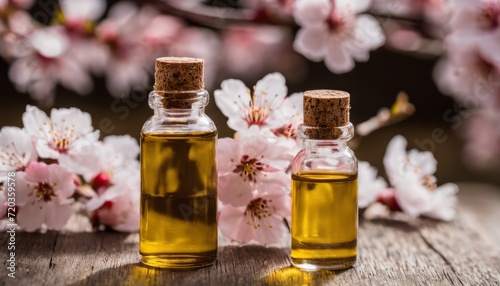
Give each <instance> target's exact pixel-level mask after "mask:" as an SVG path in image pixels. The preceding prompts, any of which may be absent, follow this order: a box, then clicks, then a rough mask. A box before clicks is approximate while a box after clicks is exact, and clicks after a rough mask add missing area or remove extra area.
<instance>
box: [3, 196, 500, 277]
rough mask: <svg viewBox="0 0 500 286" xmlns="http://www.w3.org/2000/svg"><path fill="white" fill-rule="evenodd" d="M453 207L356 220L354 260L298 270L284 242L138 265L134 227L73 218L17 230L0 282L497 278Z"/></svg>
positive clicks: (480, 242)
mask: <svg viewBox="0 0 500 286" xmlns="http://www.w3.org/2000/svg"><path fill="white" fill-rule="evenodd" d="M476 187H477V186H475V187H473V188H470V187H466V190H465V191H469V190H473V191H474V192H475V193H476V194H477V192H478V191H477V189H476ZM462 191H464V189H463V188H462ZM496 203H497V205H498V203H500V199H499V200H498V201H497V202H496ZM460 210H461V212H460V215H459V217H458V218H457V220H456V221H454V222H451V223H443V222H438V221H433V220H427V219H420V220H399V219H379V220H372V221H366V220H364V221H361V222H360V227H359V256H358V262H357V264H356V266H355V267H354V268H351V269H349V270H345V271H337V272H332V271H317V272H305V271H301V270H298V269H296V268H294V267H291V266H290V259H289V255H288V250H287V249H283V248H265V247H262V246H244V247H235V246H227V247H221V248H220V249H219V254H218V260H217V262H216V264H215V265H213V266H211V267H206V268H200V269H196V270H189V271H186V270H184V271H174V270H158V269H152V268H148V267H144V266H142V265H140V264H138V261H139V255H138V245H137V244H138V234H123V233H117V232H109V231H106V232H83V233H82V232H75V230H76V229H78V227H75V225H78V224H80V227H81V228H80V229H83V230H87V231H88V230H89V228H88V225H84V224H85V220H82V219H81V218H80V219H75V220H74V223H73V224H72V227H71V228H68V230H66V231H65V232H60V233H57V232H47V233H45V234H41V233H23V232H19V233H17V236H16V237H17V259H18V265H17V272H16V279H11V278H8V277H7V276H6V275H7V271H6V263H5V261H4V262H3V267H2V268H1V269H0V285H488V286H489V285H500V251H499V249H498V248H496V247H495V246H494V245H493V244H491V243H490V242H489V241H488V240H486V239H484V237H483V235H481V234H480V233H479V232H478V231H477V229H475V228H474V227H471V223H472V224H477V223H478V221H473V219H472V218H474V215H472V214H473V213H475V211H474V207H472V209H471V208H470V206H469V207H463V208H461V209H460ZM0 241H1V242H2V245H6V241H7V236H6V235H5V233H2V236H1V239H0ZM4 257H5V256H4Z"/></svg>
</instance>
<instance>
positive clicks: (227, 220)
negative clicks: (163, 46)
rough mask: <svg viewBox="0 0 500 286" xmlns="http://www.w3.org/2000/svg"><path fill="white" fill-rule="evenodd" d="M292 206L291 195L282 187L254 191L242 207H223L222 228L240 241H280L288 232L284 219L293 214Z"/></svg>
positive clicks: (268, 242)
mask: <svg viewBox="0 0 500 286" xmlns="http://www.w3.org/2000/svg"><path fill="white" fill-rule="evenodd" d="M290 205H291V200H290V196H289V195H288V194H287V193H286V192H285V191H284V190H282V189H279V188H278V189H273V190H270V191H269V192H265V193H262V192H256V191H255V192H253V194H252V196H251V197H250V198H249V199H248V200H247V202H246V203H245V204H244V205H242V206H238V207H235V206H232V205H226V206H224V208H223V209H222V211H221V213H220V217H219V228H220V230H221V232H222V234H224V235H225V236H226V237H228V238H229V239H231V240H233V241H236V242H238V243H248V242H251V241H255V242H258V243H263V244H272V243H279V242H280V241H281V240H282V237H283V235H284V234H285V233H286V231H287V229H286V227H285V224H284V219H285V218H286V217H287V216H289V215H290Z"/></svg>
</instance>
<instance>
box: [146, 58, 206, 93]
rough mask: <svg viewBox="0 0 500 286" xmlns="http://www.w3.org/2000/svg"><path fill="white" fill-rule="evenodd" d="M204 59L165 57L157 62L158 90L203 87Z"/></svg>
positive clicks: (181, 89) (196, 88)
mask: <svg viewBox="0 0 500 286" xmlns="http://www.w3.org/2000/svg"><path fill="white" fill-rule="evenodd" d="M204 87H205V85H204V84H203V60H202V59H197V58H177V57H163V58H157V59H156V63H155V86H154V89H155V91H156V92H169V91H190V90H199V89H203V88H204Z"/></svg>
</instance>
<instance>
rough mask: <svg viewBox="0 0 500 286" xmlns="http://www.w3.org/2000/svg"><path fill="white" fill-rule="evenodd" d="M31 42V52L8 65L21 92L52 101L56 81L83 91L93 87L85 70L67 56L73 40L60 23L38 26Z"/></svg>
mask: <svg viewBox="0 0 500 286" xmlns="http://www.w3.org/2000/svg"><path fill="white" fill-rule="evenodd" d="M29 44H30V47H31V53H29V54H28V55H26V56H25V57H22V58H19V59H17V60H15V61H14V62H13V63H12V65H11V66H10V69H9V78H10V80H11V81H12V82H13V83H14V84H15V86H16V88H17V89H18V90H19V91H20V92H28V93H30V94H31V96H32V97H33V98H34V99H35V100H37V101H39V102H41V103H44V104H47V105H51V104H52V103H53V99H54V98H53V97H54V90H55V86H56V84H57V83H61V84H62V85H63V86H64V87H66V88H68V89H71V90H73V91H75V92H77V93H80V94H86V93H88V92H89V91H90V90H91V88H92V80H91V79H90V77H89V75H88V74H87V73H86V71H85V70H84V69H83V68H82V67H81V66H80V65H79V64H78V62H77V61H75V60H74V59H72V58H70V57H66V55H67V51H68V48H69V45H70V42H69V39H68V38H67V36H66V35H65V34H64V31H63V30H62V29H61V27H48V28H40V29H38V30H36V31H35V32H33V33H32V34H31V35H30V36H29Z"/></svg>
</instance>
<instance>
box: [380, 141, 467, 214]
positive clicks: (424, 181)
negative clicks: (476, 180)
mask: <svg viewBox="0 0 500 286" xmlns="http://www.w3.org/2000/svg"><path fill="white" fill-rule="evenodd" d="M406 144H407V142H406V139H405V138H404V137H402V136H400V135H398V136H396V137H394V138H393V139H392V140H391V142H389V145H388V146H387V150H386V153H385V155H384V166H385V170H386V172H387V176H388V177H389V180H390V182H391V185H392V187H393V189H394V196H395V198H396V201H397V204H398V205H399V207H401V209H402V210H403V211H404V212H405V213H407V214H409V215H411V216H414V217H416V216H419V215H428V216H431V217H433V218H437V219H443V220H450V219H452V218H453V214H454V210H453V209H454V207H455V202H456V199H455V196H454V195H455V194H456V192H458V186H457V185H455V184H452V183H448V184H444V185H442V186H439V187H438V186H437V184H436V183H437V179H436V177H435V176H434V173H435V172H436V164H437V161H436V159H435V158H434V156H433V155H432V153H431V152H419V151H417V150H415V149H413V150H410V151H409V152H407V151H406Z"/></svg>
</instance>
